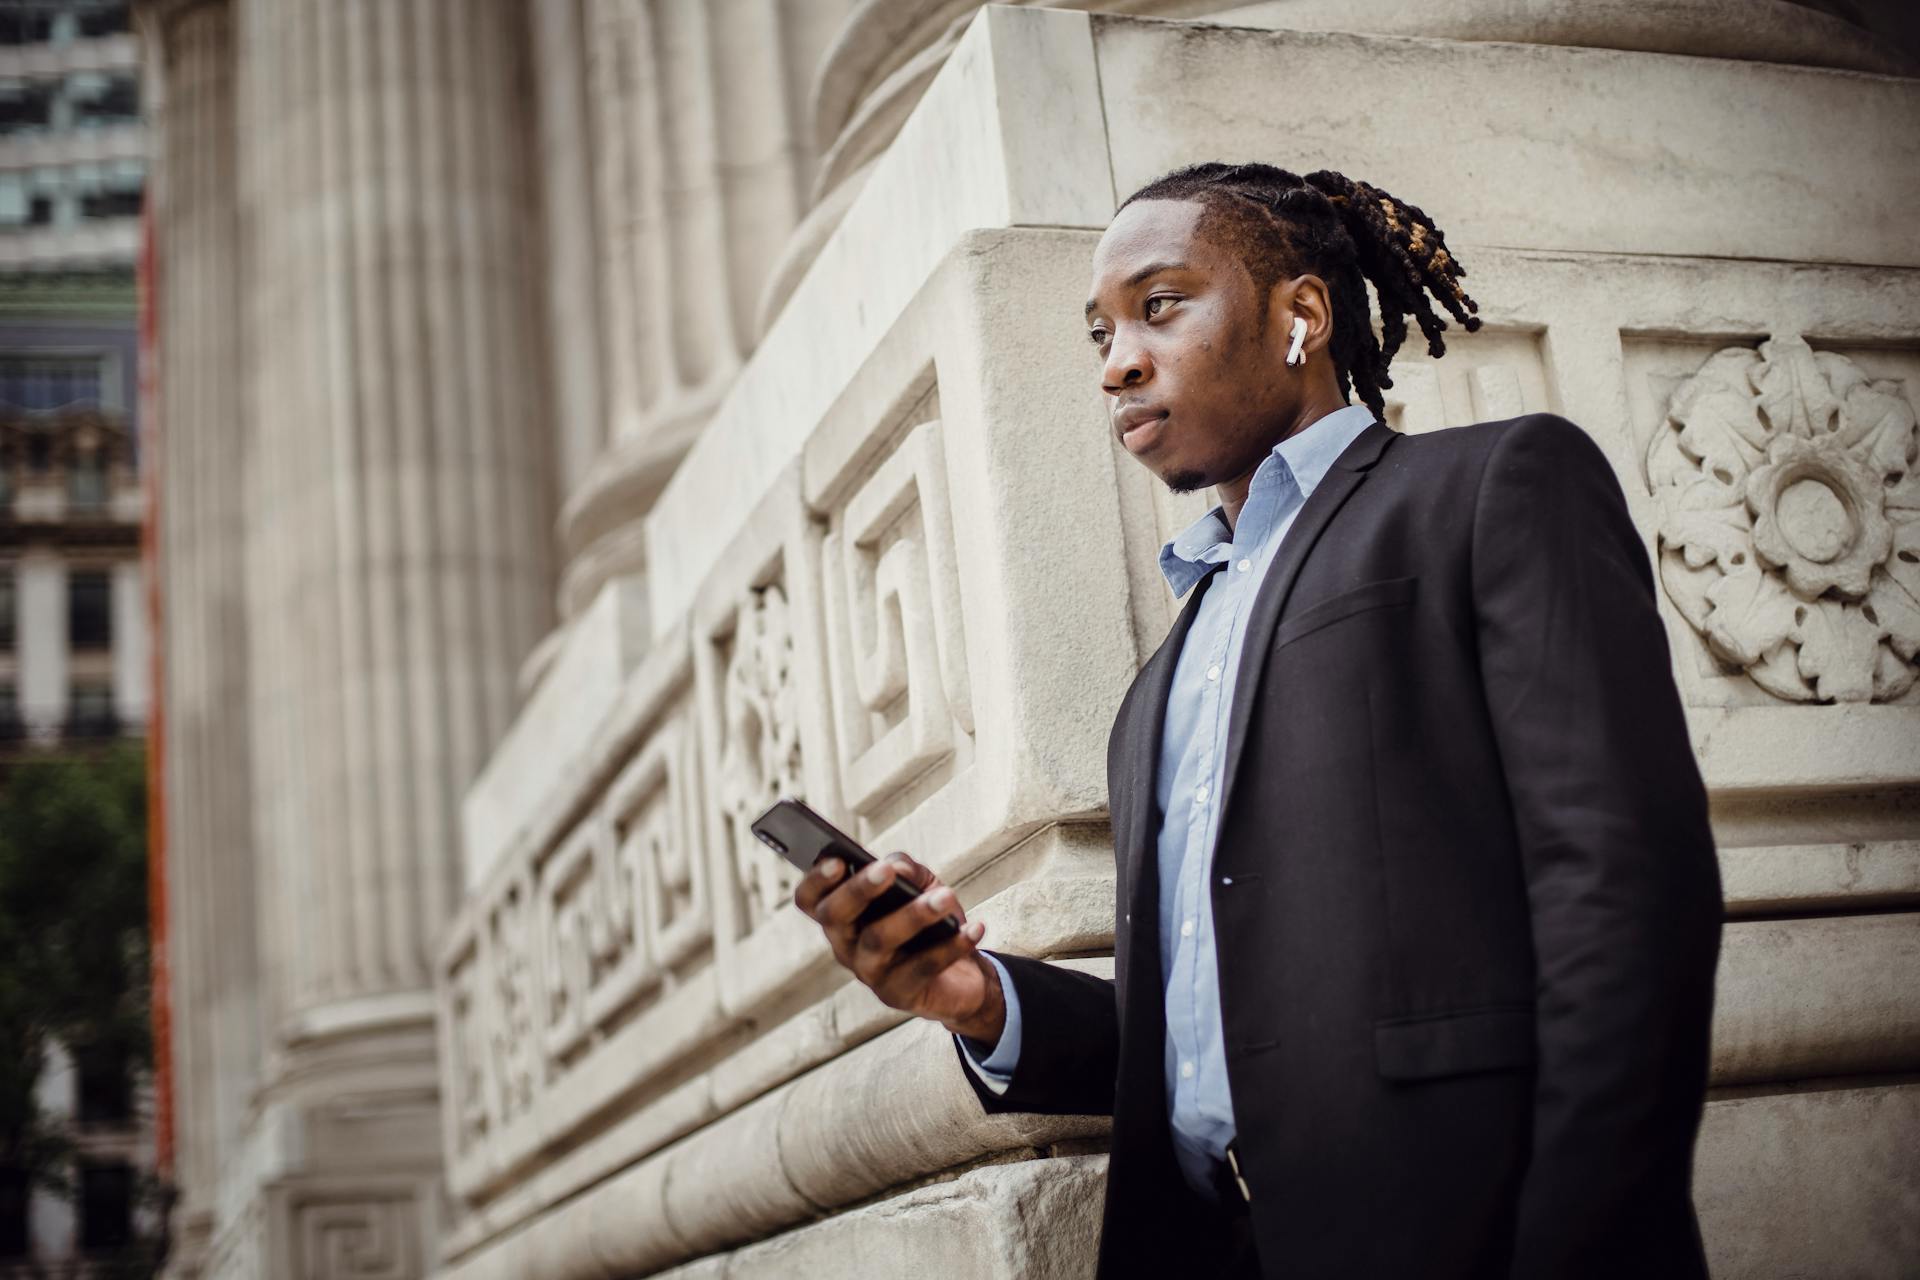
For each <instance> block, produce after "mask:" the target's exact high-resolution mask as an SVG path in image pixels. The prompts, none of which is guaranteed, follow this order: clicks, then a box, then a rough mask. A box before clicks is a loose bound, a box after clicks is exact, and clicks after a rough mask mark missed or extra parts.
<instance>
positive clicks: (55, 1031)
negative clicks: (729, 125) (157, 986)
mask: <svg viewBox="0 0 1920 1280" xmlns="http://www.w3.org/2000/svg"><path fill="white" fill-rule="evenodd" d="M145 774H146V771H145V763H144V756H143V753H142V751H141V750H140V748H139V747H137V746H133V745H122V746H116V747H114V748H112V749H110V750H109V751H107V752H105V753H102V754H97V755H88V756H85V757H75V758H62V757H52V756H48V757H33V756H29V757H27V758H25V759H23V760H19V761H17V762H14V763H12V764H11V765H10V766H9V767H8V769H7V771H6V774H5V777H4V780H0V1165H6V1166H11V1167H13V1168H15V1169H21V1170H24V1171H25V1172H26V1173H27V1176H28V1178H29V1179H30V1181H31V1183H32V1184H33V1185H35V1186H39V1187H42V1188H47V1189H53V1190H58V1191H70V1190H71V1189H72V1186H73V1172H74V1170H73V1149H72V1144H71V1142H70V1141H69V1137H68V1134H67V1133H66V1128H65V1122H64V1121H63V1120H62V1119H61V1118H59V1117H50V1116H47V1115H45V1114H43V1113H42V1112H41V1110H40V1108H39V1106H38V1103H37V1101H36V1096H35V1094H36V1087H37V1086H38V1084H39V1081H40V1077H41V1074H42V1072H43V1070H44V1066H45V1063H46V1058H47V1049H48V1046H49V1044H50V1043H52V1042H56V1041H57V1042H59V1043H60V1044H62V1045H65V1046H67V1047H68V1048H70V1049H90V1050H91V1051H93V1052H95V1053H99V1054H103V1055H106V1056H108V1057H111V1058H117V1059H119V1060H121V1061H124V1062H126V1063H127V1065H128V1067H129V1069H130V1070H132V1071H136V1072H137V1071H140V1070H141V1069H143V1068H145V1067H147V1066H149V1065H150V1064H151V1062H152V1057H153V1045H152V1033H151V1026H150V1023H149V1009H148V989H149V979H148V974H149V968H148V946H147V849H146V776H145Z"/></svg>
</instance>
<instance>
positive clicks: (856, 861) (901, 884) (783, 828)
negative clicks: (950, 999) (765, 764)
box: [751, 799, 960, 955]
mask: <svg viewBox="0 0 1920 1280" xmlns="http://www.w3.org/2000/svg"><path fill="white" fill-rule="evenodd" d="M751 830H752V831H753V834H754V835H755V836H756V837H758V838H759V841H760V843H761V844H764V845H766V846H767V847H768V848H769V849H772V850H773V851H774V852H775V853H777V854H779V855H780V856H781V857H783V858H785V859H786V860H787V861H788V862H790V863H792V864H793V865H794V866H796V867H798V868H800V870H802V871H811V870H813V864H814V863H816V862H818V861H819V860H820V859H822V858H824V857H826V856H827V855H828V854H832V855H833V856H834V857H836V858H838V859H840V861H841V862H843V863H845V864H846V866H847V872H848V875H849V876H851V875H852V874H853V873H855V872H857V871H859V870H860V869H861V868H863V867H865V866H867V865H868V864H869V863H871V862H873V861H875V858H874V856H873V855H872V854H871V853H868V852H867V851H866V850H865V849H863V848H861V847H860V842H859V841H858V840H855V839H854V838H853V837H852V836H850V835H848V834H847V833H846V832H844V831H842V830H840V828H838V827H836V826H834V825H833V824H832V823H831V822H828V821H827V820H826V819H825V818H823V817H821V816H820V815H819V814H817V813H815V812H814V811H813V810H812V809H811V808H809V807H808V806H807V805H806V804H805V803H803V802H802V801H799V800H790V799H780V800H776V801H775V802H774V804H773V807H772V808H771V809H768V810H767V811H766V812H765V813H763V814H761V815H760V816H759V817H757V818H755V819H754V820H753V825H752V827H751ZM842 883H844V881H843V882H842ZM919 896H920V895H919V893H918V891H916V890H915V889H914V888H913V887H912V886H911V885H910V884H909V883H908V882H907V881H905V880H901V879H898V878H896V879H895V880H894V882H893V883H892V884H890V885H888V886H887V889H886V892H885V893H882V894H881V895H880V896H879V897H877V898H875V899H874V900H873V901H872V902H870V903H868V904H867V908H866V910H864V911H862V912H861V913H860V914H859V915H858V916H856V917H854V923H855V924H856V925H858V926H859V927H860V928H862V929H864V928H866V927H867V926H868V925H870V924H872V923H873V922H874V921H875V920H878V919H879V918H880V917H881V916H884V915H889V914H891V913H892V912H895V911H898V910H899V909H900V908H901V907H904V906H906V905H907V904H908V903H909V902H912V901H913V900H914V899H915V898H917V897H919ZM959 931H960V922H959V921H958V920H956V919H954V918H953V917H952V916H945V917H943V918H941V919H939V920H936V921H934V922H933V923H932V924H930V925H928V926H927V927H926V928H924V929H922V930H921V931H920V932H919V933H916V934H914V935H913V937H911V938H909V939H907V940H906V941H905V942H903V943H901V944H900V953H901V954H902V955H911V954H913V953H914V952H916V951H925V950H926V949H927V948H928V947H931V946H934V945H935V944H937V943H941V942H945V941H946V940H947V939H948V938H951V937H952V936H953V935H954V934H956V933H958V932H959Z"/></svg>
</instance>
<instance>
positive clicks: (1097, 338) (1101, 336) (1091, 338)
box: [1087, 325, 1112, 347]
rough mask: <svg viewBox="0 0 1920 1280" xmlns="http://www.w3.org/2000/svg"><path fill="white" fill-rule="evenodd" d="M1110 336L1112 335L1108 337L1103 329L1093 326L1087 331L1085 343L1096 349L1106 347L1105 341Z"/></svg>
mask: <svg viewBox="0 0 1920 1280" xmlns="http://www.w3.org/2000/svg"><path fill="white" fill-rule="evenodd" d="M1111 336H1112V335H1110V334H1109V333H1108V332H1107V331H1106V330H1105V329H1102V328H1101V327H1100V326H1099V325H1095V326H1094V327H1093V328H1091V329H1089V330H1087V341H1088V342H1091V343H1092V344H1093V345H1094V346H1096V347H1104V346H1106V345H1107V339H1108V338H1109V337H1111Z"/></svg>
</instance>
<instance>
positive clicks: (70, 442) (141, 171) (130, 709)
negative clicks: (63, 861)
mask: <svg viewBox="0 0 1920 1280" xmlns="http://www.w3.org/2000/svg"><path fill="white" fill-rule="evenodd" d="M138 69H139V48H138V42H137V41H136V39H135V37H134V35H133V31H132V23H131V18H130V16H129V12H128V6H127V5H126V4H124V3H103V2H100V0H44V2H35V3H24V2H9V3H7V4H4V5H0V788H4V789H5V790H6V792H7V796H6V800H5V804H6V805H7V806H10V808H9V810H8V811H9V814H12V813H14V812H17V811H18V810H19V807H20V804H21V803H23V802H21V801H20V797H19V796H18V795H16V794H15V792H16V791H20V790H32V789H33V788H32V787H25V788H21V787H16V786H15V782H16V779H17V777H18V775H19V770H20V768H21V767H22V766H23V765H26V766H28V767H29V768H30V767H31V763H30V762H44V761H48V760H50V759H55V758H58V757H62V756H70V755H78V756H79V757H80V758H82V759H88V758H92V757H93V756H95V755H96V754H97V748H99V747H100V746H102V745H103V744H104V743H106V742H107V741H108V740H111V739H117V738H123V737H133V738H137V737H138V736H139V735H140V734H141V733H142V732H143V730H144V727H145V721H146V716H147V709H148V684H149V661H150V656H149V652H148V647H147V632H148V619H147V609H146V601H145V598H144V594H143V593H144V586H143V573H142V566H141V561H140V554H141V553H140V524H141V518H142V511H143V505H142V499H141V491H140V482H139V476H138V462H139V413H138V395H137V389H136V375H137V372H138V369H137V360H136V347H137V343H136V334H135V281H134V275H135V269H134V268H135V257H136V253H137V251H138V248H139V245H140V212H141V193H142V190H143V187H144V183H145V173H146V155H147V146H148V142H147V136H146V130H145V128H144V127H143V125H142V124H141V121H140V94H139V88H138ZM103 767H104V766H103ZM36 785H37V784H36ZM0 825H5V826H6V827H7V834H8V835H12V834H14V832H15V830H16V829H17V826H16V824H13V823H12V822H11V821H10V820H9V821H8V822H7V823H4V824H0ZM26 852H28V853H29V854H30V856H33V857H37V858H43V859H48V860H54V861H57V860H58V858H59V856H60V854H59V852H58V850H57V849H56V848H54V847H51V846H49V845H44V844H43V845H41V846H40V847H38V848H37V849H30V850H27V851H26ZM8 866H9V867H10V869H11V867H12V864H11V863H9V864H8ZM75 874H76V875H77V874H78V872H77V871H76V872H75ZM18 884H19V881H18V880H16V879H11V878H10V879H8V881H7V885H6V888H7V891H8V893H9V894H11V893H14V892H15V891H17V888H18ZM13 905H14V904H12V903H10V904H9V914H8V925H9V926H13V925H15V924H16V923H17V922H18V921H17V919H16V917H15V916H14V915H13V914H12V907H13ZM43 936H49V935H43ZM10 941H11V940H10ZM8 955H9V957H10V958H11V957H12V956H13V952H12V951H11V950H9V952H8ZM11 976H12V977H14V978H15V979H19V978H21V977H23V975H21V974H14V975H11ZM11 1030H12V1026H11V1024H10V1025H9V1031H11ZM6 1047H7V1051H8V1052H9V1053H11V1052H13V1051H14V1049H15V1048H16V1046H15V1045H14V1044H13V1043H12V1042H11V1041H9V1042H8V1044H7V1046H6ZM44 1055H45V1056H44V1061H43V1063H42V1065H41V1067H40V1070H39V1073H38V1079H37V1081H35V1082H34V1083H33V1085H32V1090H33V1094H34V1096H35V1098H36V1099H37V1103H38V1107H39V1109H40V1111H41V1112H42V1113H43V1114H44V1115H45V1116H47V1117H49V1118H50V1119H51V1121H52V1123H53V1126H54V1128H55V1130H56V1131H57V1132H60V1133H62V1134H64V1135H66V1136H67V1137H69V1138H70V1139H71V1141H72V1142H73V1156H74V1161H73V1163H72V1165H71V1166H70V1167H69V1168H68V1169H67V1172H68V1173H69V1174H70V1175H71V1176H70V1177H69V1178H68V1179H67V1180H66V1182H67V1185H50V1184H48V1183H46V1182H44V1181H42V1180H39V1179H36V1178H34V1177H30V1176H29V1174H28V1172H27V1171H26V1170H25V1169H22V1168H20V1167H18V1166H14V1165H11V1164H8V1165H7V1167H3V1168H0V1274H6V1275H13V1274H20V1275H36V1276H37V1275H48V1276H63V1277H64V1276H69V1275H71V1276H80V1275H90V1274H96V1272H97V1271H98V1269H100V1268H105V1267H107V1266H109V1265H111V1256H112V1255H114V1254H116V1253H117V1252H118V1251H119V1250H120V1249H121V1247H122V1246H124V1245H126V1244H127V1243H128V1242H129V1241H131V1240H132V1239H133V1238H134V1237H135V1236H136V1234H137V1233H138V1230H139V1229H140V1227H141V1225H142V1222H141V1220H142V1218H143V1215H144V1216H145V1217H148V1218H150V1217H151V1214H150V1213H145V1212H144V1211H143V1208H142V1206H143V1203H144V1196H143V1190H142V1179H143V1178H144V1177H145V1176H146V1174H147V1173H148V1172H149V1171H150V1170H151V1169H152V1168H153V1164H154V1150H153V1128H152V1107H151V1091H150V1089H149V1088H148V1086H147V1082H146V1078H145V1073H144V1071H143V1070H142V1069H141V1067H140V1063H139V1061H138V1060H137V1055H130V1054H128V1053H125V1052H122V1051H120V1050H119V1049H117V1048H112V1049H110V1048H108V1047H106V1046H104V1045H96V1046H73V1045H68V1044H65V1043H63V1042H62V1041H61V1040H60V1039H59V1038H58V1037H57V1036H56V1037H53V1038H50V1039H49V1040H48V1041H47V1042H46V1044H45V1050H44ZM8 1078H9V1080H12V1079H14V1078H16V1077H14V1076H13V1075H11V1074H10V1075H9V1077H8ZM11 1102H12V1099H11V1098H9V1100H8V1105H9V1106H11ZM9 1117H10V1118H9V1125H10V1126H11V1125H12V1124H13V1123H15V1118H14V1116H13V1113H12V1112H11V1110H10V1111H9ZM8 1136H9V1138H12V1137H13V1136H15V1132H14V1130H13V1129H12V1128H11V1127H10V1128H9V1134H8ZM0 1163H5V1162H4V1161H0ZM146 1225H148V1226H151V1225H152V1224H151V1223H147V1224H146ZM99 1273H102V1274H103V1273H104V1272H99Z"/></svg>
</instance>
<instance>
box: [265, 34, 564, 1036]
mask: <svg viewBox="0 0 1920 1280" xmlns="http://www.w3.org/2000/svg"><path fill="white" fill-rule="evenodd" d="M240 11H241V14H242V18H243V23H244V30H245V42H246V48H245V49H244V51H243V56H242V58H241V59H240V68H241V75H242V80H243V86H242V88H243V95H244V105H245V110H244V111H243V113H242V116H241V124H240V134H239V146H240V152H241V155H242V157H243V164H244V180H243V207H244V209H245V210H246V224H245V228H244V231H245V234H246V237H247V242H248V248H249V252H250V254H251V262H250V270H249V294H250V302H251V310H250V312H249V314H248V324H249V326H250V332H251V333H252V334H253V335H254V338H255V340H256V345H255V347H254V350H253V352H252V358H251V360H250V365H251V368H252V371H253V376H254V381H253V384H252V386H251V387H250V388H249V394H248V400H247V403H248V406H249V409H250V419H251V422H250V427H251V430H252V432H253V434H254V439H255V444H256V450H257V452H256V455H255V459H256V465H255V466H254V468H253V470H252V473H251V480H252V484H251V486H250V487H251V491H252V494H253V497H254V506H253V509H252V512H251V514H250V527H249V535H250V537H249V549H250V552H251V554H252V556H253V559H252V563H251V564H250V575H249V587H250V590H249V618H250V620H251V622H252V623H253V624H254V629H253V637H254V648H253V658H254V672H255V677H256V678H255V680H254V686H253V697H252V715H253V726H254V730H255V736H256V743H257V746H258V752H259V755H258V767H259V770H260V792H261V794H262V796H263V798H264V803H263V806H262V808H261V810H260V813H259V838H260V841H261V846H262V849H263V850H264V851H265V852H266V854H267V856H268V858H269V860H270V863H271V876H272V883H271V887H270V890H269V892H268V893H267V895H266V897H265V906H266V907H267V908H268V909H269V910H270V911H271V912H272V914H273V921H272V927H273V928H274V929H275V931H276V946H277V951H278V955H277V963H276V966H275V967H276V975H275V983H274V986H275V991H276V996H277V1004H278V1007H277V1009H276V1010H275V1012H276V1013H277V1014H278V1015H279V1016H280V1019H281V1021H280V1026H281V1029H282V1032H283V1035H285V1036H286V1037H287V1038H288V1041H289V1043H290V1044H293V1045H295V1046H297V1045H298V1044H299V1043H300V1042H301V1041H302V1040H303V1039H305V1038H309V1037H314V1036H321V1035H327V1036H332V1035H337V1034H339V1033H340V1032H342V1031H343V1030H351V1029H352V1028H353V1027H355V1026H357V1025H385V1024H392V1023H394V1022H396V1021H408V1020H415V1019H421V1018H424V1017H425V1016H426V1015H427V1012H428V1010H429V1007H430V1006H429V1004H428V996H427V993H428V991H429V988H430V986H431V982H430V976H429V975H430V972H431V970H430V965H429V961H430V954H431V948H432V947H433V945H434V943H435V941H436V937H437V933H438V930H439V927H440V926H441V925H442V924H443V923H444V921H445V920H446V919H447V917H448V915H449V913H450V911H451V908H452V904H453V901H454V897H455V893H456V886H457V884H458V879H459V877H458V873H457V866H458V840H457V813H458V801H459V796H460V794H461V792H462V790H463V789H464V787H465V785H466V784H467V782H468V781H469V780H470V779H471V778H472V777H473V775H474V773H475V772H476V770H477V768H478V765H479V762H480V761H481V759H482V758H483V757H484V755H485V752H486V751H487V750H488V749H489V748H490V747H491V745H492V744H493V743H494V742H495V741H497V740H498V738H499V736H500V734H501V733H502V731H503V730H504V728H505V727H506V724H507V722H508V720H509V718H510V716H511V714H512V711H513V709H514V701H515V693H514V671H515V667H516V665H517V663H518V662H519V661H520V660H521V659H522V658H523V657H524V656H525V655H526V653H527V651H528V650H529V649H530V648H531V647H532V645H533V644H534V642H535V641H536V640H537V639H538V638H539V636H540V635H541V634H542V633H543V632H544V631H545V630H546V628H547V625H548V620H549V607H548V603H547V601H548V597H549V590H550V578H549V571H550V557H549V554H548V551H547V539H548V536H549V534H548V531H549V529H550V521H551V511H552V498H551V493H552V480H551V477H550V474H549V452H550V451H549V441H548V440H547V438H546V432H547V430H548V421H549V414H548V411H547V408H548V407H547V402H546V395H545V392H544V390H543V387H544V373H543V360H544V357H543V354H542V346H541V332H540V326H539V324H538V322H537V316H538V306H539V296H540V295H539V292H538V291H537V290H536V289H535V288H534V287H533V285H532V282H531V281H530V279H529V272H528V260H527V253H528V250H529V248H530V245H529V243H528V226H529V221H530V219H529V213H530V205H531V201H532V198H533V197H532V194H531V191H530V184H529V182H528V175H527V172H526V162H525V152H526V147H527V141H528V139H527V136H526V132H525V131H526V128H527V121H526V110H525V105H526V103H527V101H528V97H529V92H530V87H529V82H528V69H527V67H526V65H525V54H524V49H525V38H526V32H527V24H526V14H525V13H524V12H523V10H522V8H521V6H520V4H518V3H512V2H509V0H240Z"/></svg>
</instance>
